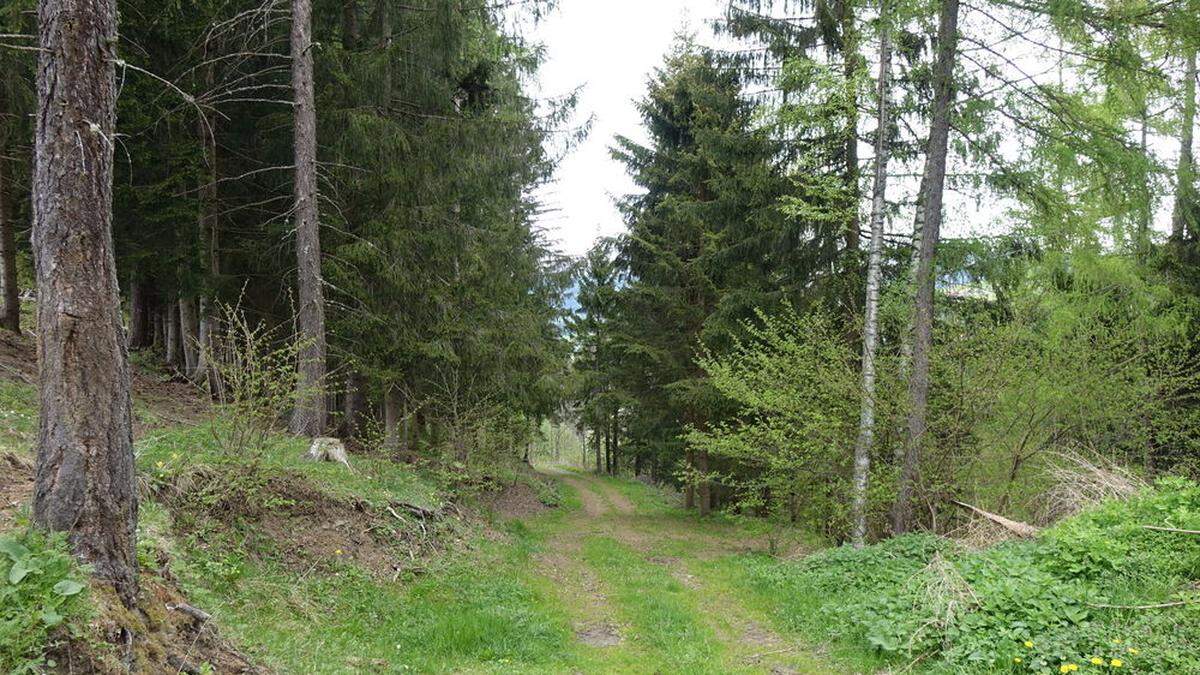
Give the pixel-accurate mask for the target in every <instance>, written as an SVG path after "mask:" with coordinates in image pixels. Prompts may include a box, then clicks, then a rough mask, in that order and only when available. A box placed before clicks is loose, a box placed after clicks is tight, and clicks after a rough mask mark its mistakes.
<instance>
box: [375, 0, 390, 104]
mask: <svg viewBox="0 0 1200 675" xmlns="http://www.w3.org/2000/svg"><path fill="white" fill-rule="evenodd" d="M375 12H376V15H377V18H378V20H379V46H380V47H381V48H382V49H383V50H384V54H385V58H384V59H383V76H382V77H380V78H379V79H380V101H381V103H382V110H383V112H384V113H387V111H389V110H391V108H392V58H391V50H392V0H379V3H378V4H377V5H376V8H375Z"/></svg>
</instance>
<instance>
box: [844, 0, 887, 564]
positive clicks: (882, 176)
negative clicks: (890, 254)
mask: <svg viewBox="0 0 1200 675" xmlns="http://www.w3.org/2000/svg"><path fill="white" fill-rule="evenodd" d="M887 10H888V0H883V2H882V3H881V5H880V10H879V11H880V19H879V23H880V28H879V91H878V94H877V97H878V98H877V100H876V103H875V108H876V110H875V176H874V186H873V188H872V191H871V241H870V244H869V247H870V248H869V252H868V259H867V284H866V286H867V288H866V303H865V305H864V316H863V344H862V410H861V412H860V414H859V421H858V439H857V440H856V441H855V444H854V476H853V486H852V489H853V491H854V495H853V506H852V513H851V520H852V522H851V528H850V541H851V542H852V543H853V545H854V546H855V547H856V548H861V547H862V546H863V544H864V542H865V541H866V538H867V487H868V486H867V483H868V480H869V478H870V473H871V450H872V448H873V446H874V441H875V373H876V367H875V353H876V350H877V348H878V345H879V285H880V281H881V279H882V277H883V225H884V220H885V218H886V215H887V214H886V209H887V181H888V173H887V171H888V154H889V152H890V150H891V148H890V146H889V144H888V132H889V130H890V128H891V124H892V117H891V110H890V108H889V103H890V98H891V96H890V93H891V92H890V88H891V82H892V73H891V70H892V42H891V28H890V26H889V25H888V22H889V21H890V18H891V17H890V16H889V14H888V11H887Z"/></svg>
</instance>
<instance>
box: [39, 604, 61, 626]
mask: <svg viewBox="0 0 1200 675" xmlns="http://www.w3.org/2000/svg"><path fill="white" fill-rule="evenodd" d="M62 620H63V617H62V614H59V613H58V612H57V611H55V610H54V608H53V607H48V608H46V609H44V610H42V623H44V624H46V625H47V626H50V627H54V626H57V625H58V624H60V623H62Z"/></svg>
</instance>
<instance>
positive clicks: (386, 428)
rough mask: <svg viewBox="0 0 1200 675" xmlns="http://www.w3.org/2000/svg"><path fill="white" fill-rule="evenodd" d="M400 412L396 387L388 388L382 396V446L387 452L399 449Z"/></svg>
mask: <svg viewBox="0 0 1200 675" xmlns="http://www.w3.org/2000/svg"><path fill="white" fill-rule="evenodd" d="M400 411H401V405H400V392H399V391H398V390H397V388H396V387H388V389H387V391H386V392H384V394H383V433H384V439H385V440H384V445H385V446H387V449H388V450H392V451H395V450H397V449H398V448H399V447H400V418H401V417H402V415H401V412H400Z"/></svg>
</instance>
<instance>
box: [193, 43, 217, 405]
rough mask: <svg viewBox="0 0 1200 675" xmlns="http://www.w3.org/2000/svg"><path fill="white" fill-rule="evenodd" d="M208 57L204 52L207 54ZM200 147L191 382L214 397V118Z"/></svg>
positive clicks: (205, 118) (206, 119)
mask: <svg viewBox="0 0 1200 675" xmlns="http://www.w3.org/2000/svg"><path fill="white" fill-rule="evenodd" d="M206 54H207V52H206ZM214 68H215V66H214V65H212V64H210V65H209V66H208V67H207V68H206V69H205V76H204V77H205V83H206V84H207V86H208V88H209V89H212V88H213V85H214V83H215V80H216V73H215V71H214ZM198 125H199V126H198V131H199V134H200V142H201V146H202V147H203V148H204V164H205V173H204V176H203V178H202V179H201V180H202V181H203V183H202V184H201V186H200V220H199V230H200V250H201V251H202V252H203V253H202V255H204V256H205V261H204V263H205V266H206V267H207V268H208V269H207V274H208V279H209V284H208V288H207V289H206V291H205V294H204V295H201V296H200V303H199V328H198V330H197V334H196V339H197V341H198V343H199V347H198V348H197V353H196V364H195V366H196V369H195V371H194V372H193V373H192V375H191V376H192V379H194V380H196V381H197V382H204V383H205V386H207V387H208V389H209V393H210V394H211V395H214V396H215V395H216V394H217V393H218V390H219V389H220V383H219V382H218V375H217V370H216V368H215V366H214V365H213V364H212V363H211V362H210V361H211V360H212V359H213V358H215V352H214V348H215V345H216V341H215V340H214V332H215V328H216V309H217V308H216V299H215V294H214V290H213V288H214V287H215V285H216V282H217V279H218V278H219V277H220V274H221V257H220V248H219V246H220V235H221V233H220V227H219V225H218V222H217V198H218V194H217V136H216V134H217V129H216V118H215V117H214V116H213V115H209V114H205V115H202V116H201V117H200V119H199V122H198Z"/></svg>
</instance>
